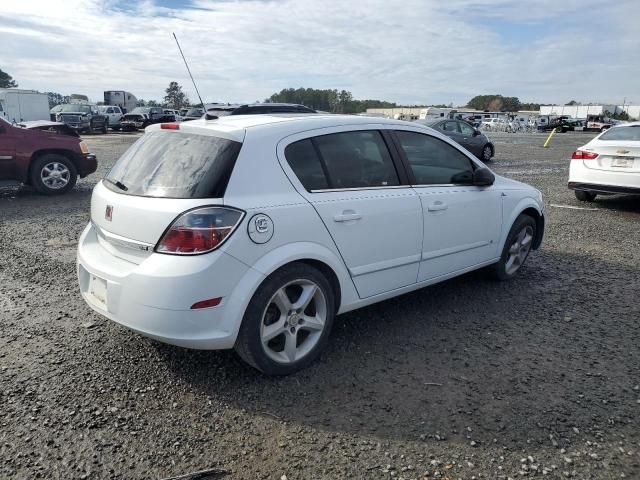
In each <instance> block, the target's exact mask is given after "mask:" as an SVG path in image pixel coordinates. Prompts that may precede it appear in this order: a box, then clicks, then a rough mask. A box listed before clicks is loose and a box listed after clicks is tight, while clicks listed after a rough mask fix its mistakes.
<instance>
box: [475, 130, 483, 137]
mask: <svg viewBox="0 0 640 480" xmlns="http://www.w3.org/2000/svg"><path fill="white" fill-rule="evenodd" d="M481 134H482V132H481V131H480V130H478V129H477V128H474V129H473V136H474V137H477V136H478V135H481Z"/></svg>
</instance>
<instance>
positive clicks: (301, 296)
mask: <svg viewBox="0 0 640 480" xmlns="http://www.w3.org/2000/svg"><path fill="white" fill-rule="evenodd" d="M326 320H327V299H326V298H325V295H324V293H323V292H322V289H321V288H320V287H319V286H318V285H317V284H316V283H314V282H312V281H311V280H307V279H299V280H294V281H292V282H289V283H287V284H286V285H284V286H283V287H281V288H279V289H278V290H277V291H276V292H275V293H274V295H273V296H272V297H271V300H269V303H268V304H267V307H266V308H265V310H264V313H263V315H262V321H261V323H260V340H261V342H262V347H263V349H264V352H265V353H266V354H267V355H268V356H269V357H270V358H271V359H272V360H274V361H276V362H278V363H284V364H291V363H294V362H296V361H298V360H300V359H302V358H303V357H305V356H306V355H307V354H308V353H309V352H310V351H311V350H312V349H313V347H315V346H316V344H317V343H318V341H319V340H320V338H321V337H322V332H323V331H324V328H325V324H326Z"/></svg>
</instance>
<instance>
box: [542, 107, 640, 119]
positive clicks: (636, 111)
mask: <svg viewBox="0 0 640 480" xmlns="http://www.w3.org/2000/svg"><path fill="white" fill-rule="evenodd" d="M623 111H624V112H626V113H627V114H628V115H629V117H631V118H632V119H638V118H640V105H624V107H623V106H622V105H541V106H540V115H566V116H567V117H572V118H579V119H586V118H587V115H606V114H605V112H609V113H611V114H614V113H622V112H623Z"/></svg>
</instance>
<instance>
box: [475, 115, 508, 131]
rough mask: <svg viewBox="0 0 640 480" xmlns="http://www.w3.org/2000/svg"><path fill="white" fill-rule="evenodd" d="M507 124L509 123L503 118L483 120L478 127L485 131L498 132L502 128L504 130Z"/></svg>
mask: <svg viewBox="0 0 640 480" xmlns="http://www.w3.org/2000/svg"><path fill="white" fill-rule="evenodd" d="M508 124H509V122H507V120H506V119H504V118H495V117H494V118H484V119H482V122H480V127H481V128H486V129H487V130H500V129H502V128H504V129H506V128H507V125H508Z"/></svg>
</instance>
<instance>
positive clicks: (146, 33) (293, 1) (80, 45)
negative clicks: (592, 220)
mask: <svg viewBox="0 0 640 480" xmlns="http://www.w3.org/2000/svg"><path fill="white" fill-rule="evenodd" d="M164 3H165V4H166V3H167V2H164ZM179 3H184V2H179ZM131 4H133V5H135V6H134V7H130V6H129V5H131ZM106 5H108V3H106V2H103V1H99V0H84V1H74V2H71V1H69V2H67V1H65V2H56V6H55V8H53V7H52V6H51V2H50V1H45V0H42V1H39V0H23V1H21V2H3V3H2V5H0V45H2V49H1V50H0V68H2V69H3V70H5V71H7V72H9V73H10V74H11V75H13V77H14V78H16V80H17V81H18V82H19V83H20V86H21V87H24V88H36V89H39V90H43V91H44V90H52V91H58V92H61V93H64V94H68V93H85V94H88V95H89V96H91V97H92V98H93V99H96V100H98V99H100V98H101V96H102V91H104V90H107V89H124V90H128V91H131V92H133V93H134V94H135V95H136V96H138V98H145V99H150V98H154V99H161V97H162V95H163V92H164V88H166V86H167V85H168V83H169V82H170V81H171V80H177V81H179V82H180V83H181V84H182V85H183V86H184V87H185V89H186V90H187V91H188V93H189V96H190V98H191V99H192V100H195V99H196V98H195V91H194V90H193V87H192V86H191V84H190V81H189V79H188V76H187V74H186V71H185V69H184V65H183V64H182V60H181V58H180V57H179V54H178V51H177V48H176V46H175V43H174V41H173V37H172V36H171V32H174V31H175V32H176V34H177V35H178V38H179V39H180V41H181V44H182V48H183V50H184V51H185V55H186V56H187V59H188V60H189V62H190V66H191V69H192V72H193V73H194V75H195V77H196V80H197V82H198V87H199V89H200V91H201V93H202V94H203V96H204V97H205V101H211V100H225V101H254V100H258V99H264V98H265V97H267V96H269V95H270V94H271V93H273V92H275V91H278V90H280V89H282V88H285V87H299V86H305V87H316V88H345V89H348V90H351V91H352V92H353V93H354V96H355V97H356V98H380V99H387V100H393V101H397V102H403V103H404V102H406V103H413V102H415V103H426V102H428V103H441V102H444V103H449V102H451V101H452V102H454V103H460V102H464V101H466V100H467V99H468V98H470V97H471V96H473V95H475V94H480V93H502V94H504V95H515V96H518V97H520V98H521V100H538V101H552V102H561V101H567V100H569V99H572V98H576V99H578V100H582V101H591V100H594V101H595V100H600V101H620V100H621V99H622V97H624V96H626V97H627V98H631V99H634V100H636V99H637V101H638V102H639V103H640V87H638V83H637V80H636V79H637V78H638V77H639V75H638V74H639V73H640V65H638V63H637V61H636V59H637V52H638V47H639V46H640V40H638V37H637V35H636V33H635V32H636V30H637V26H636V24H635V21H636V20H635V19H637V17H638V14H639V13H640V2H636V1H635V0H633V1H625V0H621V1H619V2H616V3H614V4H613V5H603V4H602V3H601V2H597V3H596V2H595V1H592V0H586V1H579V0H565V1H563V2H557V1H556V0H539V1H537V2H526V3H524V2H513V1H511V0H448V1H447V2H441V1H435V0H431V1H426V0H398V1H392V0H387V1H385V0H368V1H366V2H344V1H338V0H322V1H321V0H278V1H276V0H274V1H259V0H244V1H219V0H218V1H215V0H197V1H194V2H193V6H194V7H196V8H177V7H176V8H175V9H169V8H166V7H159V6H157V5H156V4H154V3H153V2H152V1H150V0H147V1H145V2H139V3H133V2H122V3H121V4H117V3H116V6H115V7H113V5H112V7H111V8H108V7H107V6H106ZM118 5H121V7H122V8H118ZM532 25H533V27H532ZM520 26H521V27H522V29H523V30H522V31H523V35H524V34H525V33H526V35H527V36H526V38H519V37H518V35H519V28H520ZM538 27H539V32H540V34H539V35H538V34H535V35H533V36H532V35H531V32H536V28H538ZM618 97H620V98H618Z"/></svg>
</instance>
